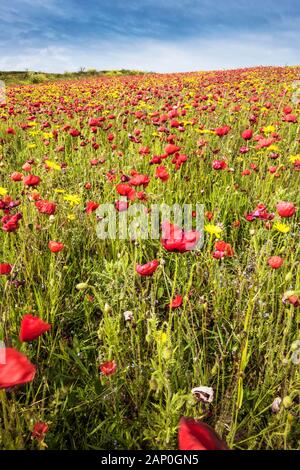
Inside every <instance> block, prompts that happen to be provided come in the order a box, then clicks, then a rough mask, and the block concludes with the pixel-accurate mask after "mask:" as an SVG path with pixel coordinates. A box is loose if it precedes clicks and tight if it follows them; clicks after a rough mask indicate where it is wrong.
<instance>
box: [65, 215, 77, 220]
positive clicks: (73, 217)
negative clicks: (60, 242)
mask: <svg viewBox="0 0 300 470" xmlns="http://www.w3.org/2000/svg"><path fill="white" fill-rule="evenodd" d="M67 219H68V220H75V219H76V217H75V215H74V214H68V215H67Z"/></svg>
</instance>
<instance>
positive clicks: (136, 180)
mask: <svg viewBox="0 0 300 470" xmlns="http://www.w3.org/2000/svg"><path fill="white" fill-rule="evenodd" d="M149 181H150V178H149V176H147V175H139V174H136V175H134V176H133V178H131V179H130V180H129V181H128V184H130V185H131V186H147V185H148V184H149Z"/></svg>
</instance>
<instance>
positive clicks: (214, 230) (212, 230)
mask: <svg viewBox="0 0 300 470" xmlns="http://www.w3.org/2000/svg"><path fill="white" fill-rule="evenodd" d="M204 230H205V231H206V232H207V233H209V234H210V235H215V237H216V238H220V235H221V233H222V232H223V229H222V228H221V227H219V226H218V225H213V224H208V225H205V227H204Z"/></svg>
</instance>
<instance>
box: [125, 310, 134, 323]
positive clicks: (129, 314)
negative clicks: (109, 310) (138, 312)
mask: <svg viewBox="0 0 300 470" xmlns="http://www.w3.org/2000/svg"><path fill="white" fill-rule="evenodd" d="M123 316H124V320H125V321H131V320H133V312H131V311H130V310H127V311H126V312H124V313H123Z"/></svg>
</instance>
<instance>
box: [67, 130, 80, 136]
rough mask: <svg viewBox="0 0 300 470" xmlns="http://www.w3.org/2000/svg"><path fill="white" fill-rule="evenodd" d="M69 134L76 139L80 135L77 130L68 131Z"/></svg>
mask: <svg viewBox="0 0 300 470" xmlns="http://www.w3.org/2000/svg"><path fill="white" fill-rule="evenodd" d="M69 134H70V135H71V136H72V137H78V136H79V135H80V132H79V131H78V130H77V129H70V130H69Z"/></svg>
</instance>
